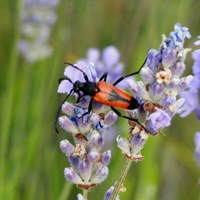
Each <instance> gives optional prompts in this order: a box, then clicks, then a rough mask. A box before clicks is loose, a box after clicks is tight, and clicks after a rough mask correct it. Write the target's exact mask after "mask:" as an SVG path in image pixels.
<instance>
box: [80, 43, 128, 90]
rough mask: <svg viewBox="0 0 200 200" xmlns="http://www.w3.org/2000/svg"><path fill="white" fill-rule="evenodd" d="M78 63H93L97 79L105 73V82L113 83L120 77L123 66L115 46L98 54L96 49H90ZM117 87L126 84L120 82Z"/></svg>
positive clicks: (122, 86)
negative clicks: (106, 74) (106, 75)
mask: <svg viewBox="0 0 200 200" xmlns="http://www.w3.org/2000/svg"><path fill="white" fill-rule="evenodd" d="M79 61H81V62H83V63H85V64H86V65H88V63H93V64H94V65H95V69H96V72H97V75H98V77H101V75H103V74H104V73H105V72H107V73H108V77H107V82H109V83H113V82H114V81H115V80H117V79H118V78H119V77H121V76H122V73H123V69H124V64H123V63H122V62H120V52H119V50H118V49H117V48H116V47H115V46H108V47H106V48H104V49H103V51H102V52H100V51H99V50H98V49H96V48H90V49H89V50H88V52H87V56H86V58H83V59H80V60H79ZM117 86H119V87H121V88H125V87H127V84H126V82H123V81H122V82H121V83H119V84H118V85H117Z"/></svg>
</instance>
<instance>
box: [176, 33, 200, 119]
mask: <svg viewBox="0 0 200 200" xmlns="http://www.w3.org/2000/svg"><path fill="white" fill-rule="evenodd" d="M199 38H200V37H199ZM199 42H200V40H198V41H196V42H195V45H199ZM192 57H193V60H194V64H193V67H192V71H193V74H194V78H193V80H192V82H191V85H190V89H189V90H188V91H185V92H183V93H181V96H182V97H183V98H184V99H185V103H184V105H183V107H182V108H181V109H180V110H179V113H180V116H181V117H186V116H187V115H189V114H190V113H192V112H194V113H195V114H196V116H197V118H198V119H200V105H199V89H200V49H197V50H195V51H193V53H192Z"/></svg>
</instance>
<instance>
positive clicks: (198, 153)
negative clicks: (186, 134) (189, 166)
mask: <svg viewBox="0 0 200 200" xmlns="http://www.w3.org/2000/svg"><path fill="white" fill-rule="evenodd" d="M194 142H195V159H196V162H197V165H198V166H199V167H200V132H197V133H195V137H194Z"/></svg>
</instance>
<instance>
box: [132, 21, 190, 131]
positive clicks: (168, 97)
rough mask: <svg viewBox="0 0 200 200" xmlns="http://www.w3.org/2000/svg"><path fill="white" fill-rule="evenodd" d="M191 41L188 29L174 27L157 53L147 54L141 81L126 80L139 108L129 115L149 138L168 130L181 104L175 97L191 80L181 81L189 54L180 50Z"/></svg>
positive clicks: (186, 87)
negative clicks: (186, 41) (145, 130)
mask: <svg viewBox="0 0 200 200" xmlns="http://www.w3.org/2000/svg"><path fill="white" fill-rule="evenodd" d="M190 37H191V36H190V33H189V31H188V28H186V27H182V26H181V25H180V24H175V27H174V31H173V32H171V33H170V34H169V37H168V38H167V37H166V36H165V35H163V41H162V43H161V45H160V48H159V50H154V49H151V50H149V52H148V55H147V61H146V64H145V66H144V67H143V68H142V69H141V72H140V74H141V77H142V81H139V82H136V81H131V80H128V83H129V86H130V88H131V90H132V92H133V93H134V94H135V95H136V98H137V99H138V100H139V102H140V105H141V108H140V109H138V110H137V111H134V112H130V115H131V116H132V117H134V118H136V119H138V121H139V122H140V123H142V124H144V126H145V127H146V129H147V130H148V131H149V132H150V133H152V134H157V133H159V131H160V129H162V128H164V127H168V126H169V125H170V124H171V120H172V118H173V116H174V115H175V114H176V113H177V111H178V109H179V108H180V107H181V106H182V105H183V103H184V99H183V98H180V97H179V96H178V95H179V94H180V93H181V92H184V91H186V90H187V89H188V88H189V86H190V83H191V81H192V80H193V76H191V75H189V76H186V77H182V74H183V71H184V70H185V63H184V61H185V58H186V55H187V52H188V51H190V49H188V48H184V47H183V46H184V41H185V39H186V38H190Z"/></svg>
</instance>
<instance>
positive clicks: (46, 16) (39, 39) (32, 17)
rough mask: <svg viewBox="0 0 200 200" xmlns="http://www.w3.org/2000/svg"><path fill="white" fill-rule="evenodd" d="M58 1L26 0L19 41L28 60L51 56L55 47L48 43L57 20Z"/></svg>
mask: <svg viewBox="0 0 200 200" xmlns="http://www.w3.org/2000/svg"><path fill="white" fill-rule="evenodd" d="M58 3H59V0H56V1H52V0H50V1H47V0H43V1H33V0H25V2H24V9H23V11H22V15H21V34H22V39H21V40H20V41H19V43H18V48H19V51H20V52H21V54H22V56H23V57H24V58H25V59H26V60H27V61H28V62H31V63H32V62H35V61H37V60H40V59H44V58H47V57H49V56H50V55H51V54H52V52H53V48H52V47H51V45H49V44H48V41H49V37H50V33H51V28H52V26H53V25H54V24H55V22H56V20H57V16H56V13H55V7H56V6H57V4H58Z"/></svg>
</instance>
